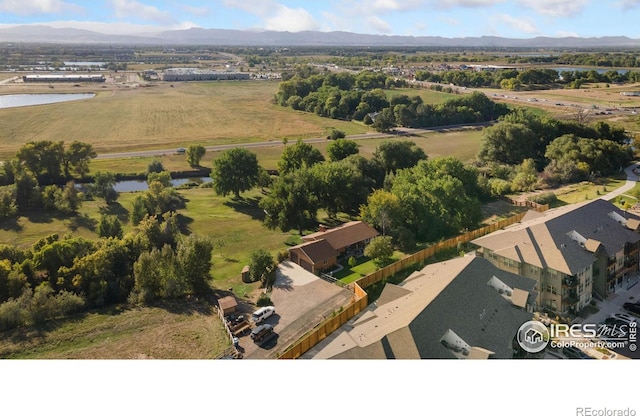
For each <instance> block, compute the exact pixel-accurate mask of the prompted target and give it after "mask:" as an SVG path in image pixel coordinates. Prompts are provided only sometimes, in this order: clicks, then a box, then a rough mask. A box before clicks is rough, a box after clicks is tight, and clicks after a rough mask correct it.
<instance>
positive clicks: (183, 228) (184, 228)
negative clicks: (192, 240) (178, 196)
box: [177, 214, 193, 235]
mask: <svg viewBox="0 0 640 416" xmlns="http://www.w3.org/2000/svg"><path fill="white" fill-rule="evenodd" d="M177 217H178V229H179V230H180V233H182V234H184V235H191V223H193V218H191V217H187V216H186V215H182V214H177Z"/></svg>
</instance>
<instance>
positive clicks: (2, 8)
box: [0, 0, 84, 16]
mask: <svg viewBox="0 0 640 416" xmlns="http://www.w3.org/2000/svg"><path fill="white" fill-rule="evenodd" d="M83 11H84V8H82V7H81V6H78V5H77V4H72V3H67V2H65V1H62V0H0V12H3V13H11V14H16V15H20V16H32V15H38V14H61V13H82V12H83Z"/></svg>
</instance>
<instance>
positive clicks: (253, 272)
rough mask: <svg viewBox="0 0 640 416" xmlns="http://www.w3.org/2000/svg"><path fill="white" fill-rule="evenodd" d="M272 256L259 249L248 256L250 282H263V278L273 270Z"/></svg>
mask: <svg viewBox="0 0 640 416" xmlns="http://www.w3.org/2000/svg"><path fill="white" fill-rule="evenodd" d="M274 265H275V262H274V260H273V256H272V255H271V253H269V252H268V251H267V250H265V249H263V248H259V249H257V250H253V251H252V252H251V253H250V254H249V278H250V279H251V281H252V282H257V281H258V280H263V279H264V276H265V275H266V274H267V273H269V272H270V271H271V269H273V268H274Z"/></svg>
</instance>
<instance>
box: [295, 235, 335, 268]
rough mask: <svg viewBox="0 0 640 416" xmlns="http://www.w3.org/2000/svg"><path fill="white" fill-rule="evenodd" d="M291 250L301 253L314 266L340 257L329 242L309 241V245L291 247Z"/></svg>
mask: <svg viewBox="0 0 640 416" xmlns="http://www.w3.org/2000/svg"><path fill="white" fill-rule="evenodd" d="M289 250H291V251H297V252H299V253H301V254H302V255H303V256H304V257H306V258H307V259H308V260H309V261H310V262H311V263H312V264H315V263H319V262H321V261H323V260H329V259H331V258H334V257H337V256H338V251H337V250H336V249H335V248H333V247H332V246H331V244H329V242H328V241H327V240H314V241H309V242H307V243H302V244H299V245H297V246H295V247H291V248H290V249H289Z"/></svg>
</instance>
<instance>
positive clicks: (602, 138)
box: [478, 110, 632, 195]
mask: <svg viewBox="0 0 640 416" xmlns="http://www.w3.org/2000/svg"><path fill="white" fill-rule="evenodd" d="M628 143H629V138H628V135H627V134H626V132H625V130H624V129H623V128H619V127H612V126H611V125H609V124H608V123H606V122H596V123H594V124H591V125H586V124H580V123H577V122H575V121H566V120H564V121H563V120H556V119H553V118H549V117H544V116H537V115H535V114H532V113H530V112H527V111H525V110H515V111H513V112H512V113H510V114H509V115H507V116H505V117H503V118H501V121H500V122H499V123H498V124H496V125H494V126H491V127H488V128H486V129H485V130H484V133H483V137H482V141H481V144H480V150H479V152H478V161H479V162H480V163H481V164H482V165H483V166H484V171H485V172H486V173H487V177H484V178H482V180H481V182H482V183H486V187H487V188H488V189H490V190H491V193H493V194H496V195H503V194H505V193H509V192H512V191H525V190H530V189H533V188H535V187H537V186H539V185H541V184H542V183H543V184H544V185H545V186H555V185H559V184H563V183H572V182H576V181H581V180H592V179H594V178H595V177H598V176H601V175H611V174H615V173H617V172H618V171H619V170H620V169H621V168H623V167H625V166H626V165H627V164H628V163H629V162H630V161H631V158H632V151H631V148H630V146H629V144H628Z"/></svg>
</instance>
